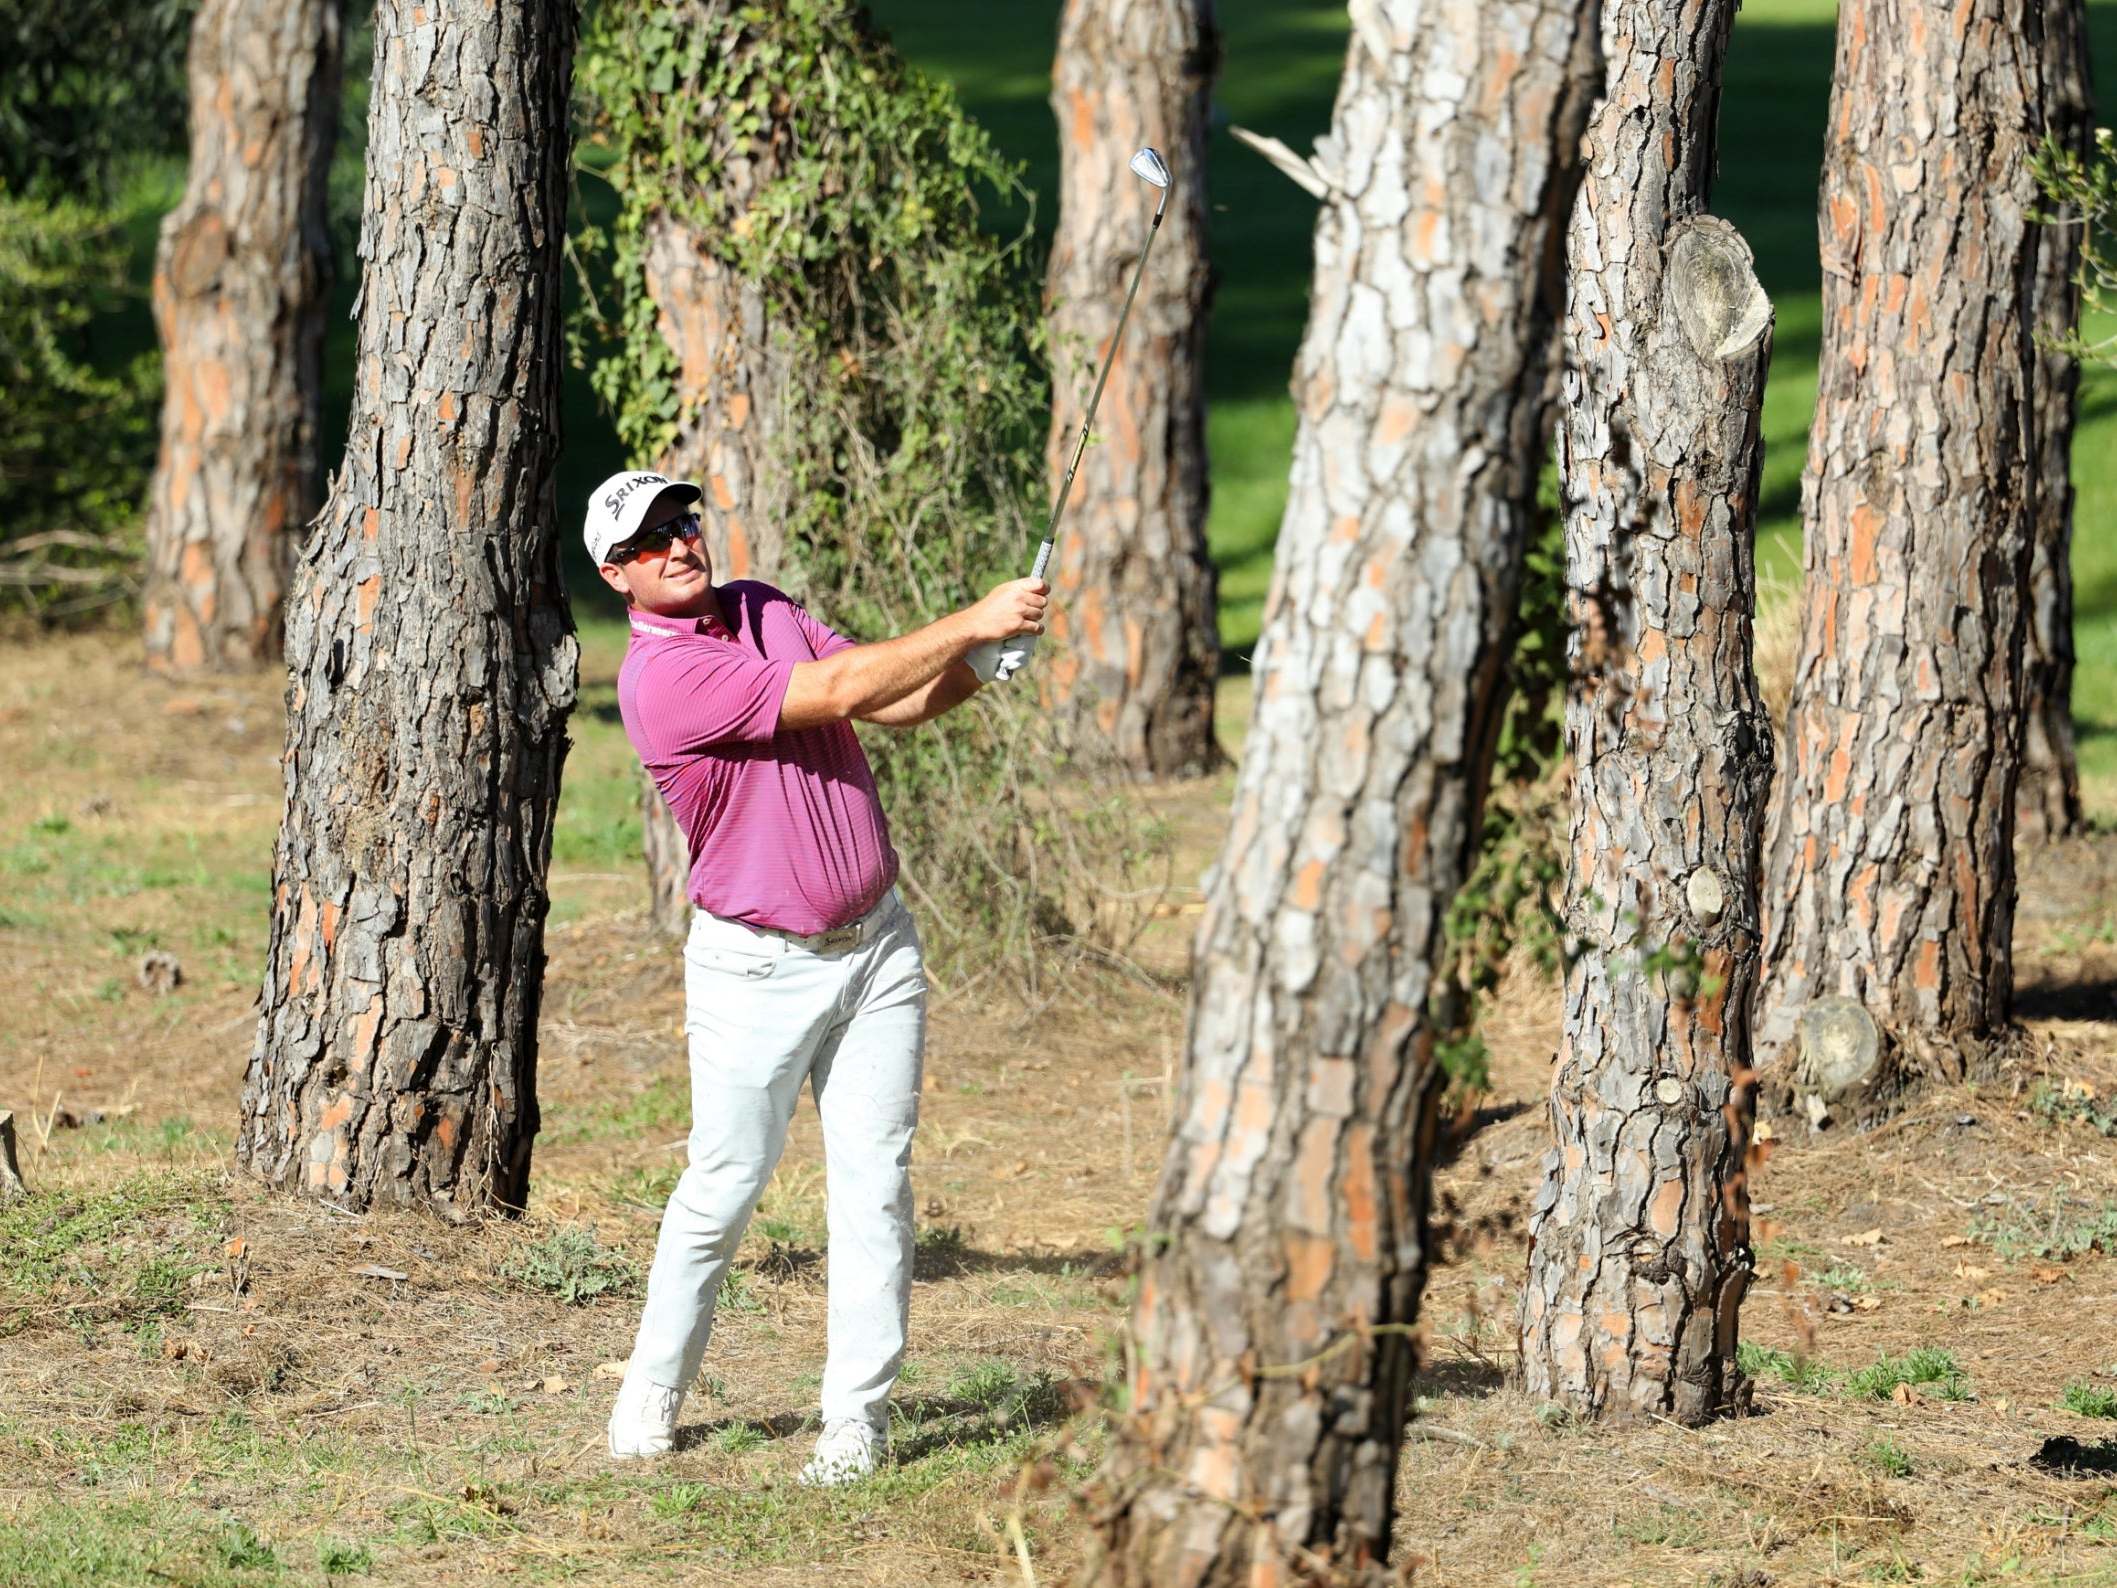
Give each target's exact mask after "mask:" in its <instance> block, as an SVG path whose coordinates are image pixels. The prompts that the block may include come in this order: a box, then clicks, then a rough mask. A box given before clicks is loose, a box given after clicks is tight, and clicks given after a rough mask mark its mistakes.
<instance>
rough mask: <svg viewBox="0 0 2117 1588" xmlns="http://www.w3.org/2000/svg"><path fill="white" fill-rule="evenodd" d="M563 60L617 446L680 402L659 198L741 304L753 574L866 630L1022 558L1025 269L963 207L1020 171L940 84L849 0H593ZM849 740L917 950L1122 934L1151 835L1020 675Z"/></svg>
mask: <svg viewBox="0 0 2117 1588" xmlns="http://www.w3.org/2000/svg"><path fill="white" fill-rule="evenodd" d="M578 78H579V83H580V87H581V90H582V95H583V98H584V101H585V107H586V108H585V110H584V118H585V120H584V125H585V131H586V137H587V140H588V141H589V142H590V143H591V144H592V146H593V149H594V163H596V164H598V165H599V166H600V174H601V175H602V176H603V177H604V178H605V179H606V180H608V181H609V182H610V184H611V185H612V187H613V188H614V189H615V190H616V192H617V195H618V199H619V208H618V214H617V217H616V219H615V220H614V221H613V222H612V224H611V226H610V227H609V228H608V230H607V233H600V234H591V235H590V236H589V237H588V238H587V239H585V242H584V247H585V249H586V250H587V251H588V252H589V253H590V254H591V255H592V256H595V257H596V258H597V259H598V260H599V261H602V262H607V265H608V273H609V277H610V280H611V283H612V297H611V301H610V302H609V303H607V304H605V305H603V306H602V310H601V311H600V323H599V324H597V325H596V326H595V329H598V330H600V331H601V332H602V333H603V335H605V336H606V337H608V338H609V339H610V341H611V344H612V345H613V346H614V348H615V351H614V352H612V353H611V354H610V355H609V356H608V357H605V358H603V359H602V360H600V361H599V362H598V363H596V365H595V367H594V369H593V370H592V379H593V383H594V385H595V389H596V391H597V392H598V394H599V395H600V396H601V398H602V399H603V401H604V403H605V404H606V405H607V406H608V407H609V409H610V410H611V412H612V414H613V416H614V421H615V424H616V428H617V431H618V434H619V436H620V438H621V439H622V440H623V442H624V444H625V446H626V448H627V450H628V451H629V452H630V453H631V454H632V455H633V456H634V457H635V458H638V459H642V460H647V459H654V460H660V459H662V458H663V457H664V455H665V454H666V453H667V452H668V450H669V449H670V448H671V446H672V444H673V443H674V442H675V441H676V439H677V437H678V436H679V434H680V432H681V431H682V428H683V423H684V420H685V418H686V414H685V411H684V407H683V404H684V401H685V396H684V393H683V392H682V391H680V389H679V382H678V375H679V369H678V366H677V361H676V357H675V355H674V353H673V352H672V351H671V349H670V346H669V344H668V342H667V340H666V339H665V338H664V336H663V335H662V333H661V331H660V329H659V326H658V310H657V306H656V304H655V303H654V301H653V299H652V297H651V296H650V294H649V292H648V282H647V271H646V254H647V247H648V239H649V236H650V234H651V232H652V229H653V228H654V227H656V226H658V225H661V224H663V223H665V222H669V221H673V222H675V223H677V224H679V225H681V226H682V227H683V228H684V229H685V231H686V233H687V235H688V236H689V238H690V239H691V240H692V241H693V243H694V244H695V246H697V247H698V248H699V249H701V250H702V251H703V252H704V253H706V254H707V255H710V256H711V257H712V258H713V259H715V260H716V261H717V262H718V263H719V264H720V265H721V266H722V267H724V268H726V269H729V270H732V271H733V272H735V273H737V274H738V275H739V276H740V277H741V278H742V279H743V280H744V281H745V282H747V283H748V284H749V285H750V287H751V288H753V289H754V290H755V291H756V292H757V293H758V294H759V295H760V297H761V299H762V301H763V304H764V306H765V314H764V319H765V323H766V325H767V327H768V331H767V335H768V337H769V339H770V347H769V350H768V352H769V358H770V361H771V364H772V367H773V368H774V369H775V370H776V371H778V372H779V373H778V375H777V377H776V378H775V379H774V380H773V381H772V382H771V383H770V385H771V387H772V388H773V389H772V390H771V391H768V392H767V393H766V394H765V398H764V401H765V402H766V404H767V405H768V411H765V412H761V413H760V414H759V415H758V416H757V421H756V422H758V423H759V424H761V426H762V433H763V434H764V435H765V436H766V437H768V438H769V443H768V444H769V446H770V450H771V466H772V467H773V468H774V469H775V470H777V471H778V472H779V475H780V479H779V481H778V482H777V486H776V488H775V490H774V493H773V494H774V496H775V498H776V499H782V500H784V501H785V502H786V504H787V506H786V514H787V517H786V521H785V522H784V523H783V524H782V525H781V526H780V528H781V529H782V531H783V533H784V536H785V541H786V546H787V554H786V565H785V566H783V567H781V568H779V569H777V570H776V571H775V572H774V574H773V577H774V579H775V581H776V582H777V583H779V584H781V585H783V586H785V587H786V588H787V589H789V590H790V591H791V592H793V593H794V594H796V595H797V596H799V597H800V598H802V599H804V600H805V601H807V602H808V603H809V604H810V605H811V606H812V607H813V608H815V609H816V610H817V611H819V612H820V613H822V614H824V615H825V616H827V618H828V620H829V621H830V622H831V623H832V625H833V626H834V627H837V628H839V629H841V630H844V631H845V632H848V633H850V634H852V635H854V636H855V637H856V638H863V639H880V638H883V637H886V636H888V635H891V634H896V633H901V632H903V631H905V630H906V629H909V628H912V627H915V626H917V625H919V624H921V623H925V622H929V621H931V620H932V619H934V618H936V617H938V616H940V615H942V614H943V613H945V612H948V611H950V610H953V609H955V608H958V607H960V606H963V605H965V604H967V603H968V602H970V601H972V600H974V599H976V598H977V597H978V596H979V595H981V594H982V593H983V592H984V591H985V590H986V589H987V588H988V587H989V586H990V585H991V584H992V583H994V582H996V581H997V580H999V579H1001V578H1004V577H1007V576H1010V575H1015V574H1019V573H1021V572H1022V571H1023V570H1024V567H1025V565H1026V564H1027V562H1028V559H1029V556H1030V552H1031V550H1032V548H1033V545H1034V542H1035V525H1036V517H1037V515H1036V511H1035V509H1036V507H1037V498H1038V495H1039V493H1040V491H1041V489H1042V482H1043V478H1044V461H1043V438H1044V430H1045V426H1046V423H1047V418H1048V412H1049V408H1048V390H1049V388H1048V383H1047V382H1048V377H1047V374H1046V370H1045V364H1044V346H1043V336H1044V333H1043V327H1042V314H1041V307H1040V279H1041V270H1040V268H1039V261H1038V260H1037V259H1036V258H1035V257H1033V253H1034V250H1033V247H1032V239H1031V234H1030V233H1029V232H1027V231H1026V230H1025V231H1024V232H1023V233H1021V234H1020V235H1018V236H1016V237H1014V238H1012V239H1002V238H999V237H995V236H994V235H992V234H991V233H990V232H988V231H987V230H985V228H984V227H983V226H982V224H981V216H982V215H983V214H984V213H985V212H986V211H987V210H988V209H992V208H1005V207H1009V206H1021V207H1026V201H1027V200H1028V198H1029V195H1028V194H1027V193H1026V191H1025V190H1024V189H1023V187H1022V184H1021V178H1020V174H1019V171H1018V169H1017V168H1016V167H1015V166H1013V165H1011V164H1009V163H1008V162H1007V161H1005V160H1004V159H1002V158H1001V156H1000V155H999V153H998V152H997V150H996V148H995V146H994V145H993V143H992V141H991V139H990V138H989V137H988V136H987V135H986V134H985V133H984V132H983V131H982V130H981V129H980V128H979V127H978V126H977V125H976V124H975V123H973V122H972V121H971V120H970V119H969V118H968V117H967V116H965V115H964V113H963V111H962V110H961V108H960V107H959V106H958V105H957V103H956V100H955V97H954V95H953V93H952V91H951V90H950V89H948V88H947V87H946V86H945V85H943V84H941V83H939V82H936V81H934V80H932V79H929V78H927V77H925V76H923V75H922V74H920V73H919V72H917V71H914V70H913V69H911V68H910V67H908V66H907V65H906V64H905V63H904V61H903V60H902V59H901V58H900V57H899V56H898V55H897V54H896V52H895V51H894V50H893V49H892V48H891V47H890V45H889V43H888V41H887V40H886V39H885V38H884V37H883V36H882V35H881V34H880V33H879V32H878V31H877V30H876V29H875V28H874V26H873V24H872V23H871V21H870V20H869V19H868V17H867V15H866V12H865V10H864V9H863V8H862V7H860V6H858V5H855V4H851V3H848V0H786V3H784V4H779V5H773V6H763V5H733V4H724V3H709V0H690V3H686V4H680V5H675V6H671V5H668V4H665V3H663V0H607V3H605V4H603V5H600V6H598V7H597V8H596V11H595V14H594V16H593V18H592V20H591V23H590V26H589V28H588V30H587V33H586V36H585V38H584V41H583V47H582V52H581V58H580V67H579V73H578ZM738 177H739V178H740V180H738ZM591 312H592V313H594V312H596V311H591ZM583 329H584V327H581V326H576V339H575V345H576V349H577V351H578V349H579V348H580V347H581V346H582V345H584V344H585V342H586V340H587V338H585V337H584V336H581V335H580V334H579V333H580V332H581V331H582V330H583ZM866 744H867V748H868V753H869V757H870V759H871V761H872V762H873V764H874V769H875V776H876V782H877V785H878V787H879V789H880V792H881V795H882V799H883V803H884V805H885V807H886V808H887V809H888V810H889V812H890V818H891V835H892V838H893V840H894V842H895V844H896V847H897V850H898V852H899V855H900V856H901V858H902V862H903V879H904V882H905V885H906V889H907V892H909V893H910V894H911V896H912V898H913V900H914V902H915V903H916V904H917V905H918V906H919V907H920V911H921V924H922V929H923V930H924V931H925V932H926V935H927V937H928V950H929V959H930V961H931V962H932V963H934V964H936V965H937V966H940V967H942V968H943V969H944V970H945V968H946V967H948V966H949V965H950V964H951V962H956V963H965V962H967V963H966V969H968V968H971V967H972V966H982V965H992V964H1004V965H1008V966H1011V967H1013V968H1014V969H1015V970H1016V971H1017V972H1019V973H1020V975H1021V977H1022V979H1024V980H1025V981H1028V982H1029V983H1031V984H1032V985H1033V984H1034V981H1035V979H1036V977H1037V975H1038V964H1039V951H1040V950H1041V949H1042V948H1044V947H1045V946H1047V945H1049V944H1050V943H1051V942H1052V941H1053V940H1055V939H1082V940H1087V941H1090V942H1103V943H1122V941H1124V940H1125V939H1126V937H1127V934H1128V933H1129V932H1130V931H1133V930H1136V929H1137V927H1138V925H1139V924H1140V922H1141V921H1142V920H1143V918H1144V910H1145V908H1146V906H1147V904H1150V903H1151V896H1152V895H1151V890H1148V889H1145V888H1142V887H1140V886H1139V885H1138V880H1139V876H1140V874H1141V873H1145V872H1150V871H1151V870H1152V868H1153V867H1154V866H1155V865H1156V864H1157V863H1159V862H1161V861H1162V858H1163V856H1164V855H1165V851H1166V843H1165V840H1164V838H1163V835H1162V834H1161V833H1160V832H1159V831H1158V830H1156V829H1154V828H1152V827H1150V826H1148V825H1146V824H1145V823H1143V822H1142V821H1140V820H1138V819H1136V818H1135V817H1134V816H1133V815H1132V814H1131V808H1130V806H1129V805H1128V804H1126V803H1123V802H1121V801H1117V800H1113V799H1101V798H1096V797H1093V796H1092V795H1089V794H1084V793H1083V791H1082V790H1081V789H1080V788H1079V787H1078V785H1077V784H1075V785H1074V786H1070V787H1068V786H1065V785H1067V784H1068V783H1070V782H1072V777H1073V769H1070V768H1068V767H1067V766H1066V765H1065V764H1064V762H1063V759H1062V757H1061V755H1060V753H1059V751H1058V750H1057V748H1056V747H1055V746H1054V745H1053V744H1052V743H1051V742H1050V741H1049V737H1048V733H1047V730H1046V725H1045V720H1044V718H1043V716H1042V715H1041V713H1039V712H1038V711H1037V710H1036V709H1035V687H1034V684H1033V682H1032V683H1029V684H1028V685H1027V686H1026V687H1025V686H1023V685H1014V686H1009V687H1003V688H1000V689H994V690H990V691H988V692H987V693H986V695H985V696H984V697H983V698H981V700H979V701H978V702H977V703H975V704H974V705H973V706H972V707H970V708H967V709H965V710H962V711H959V712H956V713H954V714H953V715H951V716H950V717H949V718H948V720H947V721H946V722H945V723H941V724H935V725H932V726H928V727H924V728H919V729H914V730H911V731H906V732H878V733H875V734H872V735H869V736H867V737H866Z"/></svg>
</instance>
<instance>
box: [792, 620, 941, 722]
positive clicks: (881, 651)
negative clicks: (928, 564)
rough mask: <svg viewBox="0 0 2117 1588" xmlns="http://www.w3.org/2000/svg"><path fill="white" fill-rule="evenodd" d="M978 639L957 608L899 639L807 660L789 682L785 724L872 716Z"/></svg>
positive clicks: (936, 675) (927, 681)
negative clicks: (820, 659) (814, 660)
mask: <svg viewBox="0 0 2117 1588" xmlns="http://www.w3.org/2000/svg"><path fill="white" fill-rule="evenodd" d="M976 643H977V637H976V635H975V633H974V632H973V631H972V629H971V626H970V624H969V623H968V622H967V621H966V620H965V618H964V615H963V614H962V613H960V612H952V613H950V614H949V615H948V616H947V617H945V618H940V619H937V620H936V621H934V622H932V623H929V624H927V625H926V627H924V628H921V629H914V630H912V632H911V633H909V634H902V635H899V636H898V637H897V638H896V639H893V640H878V641H877V642H876V643H874V644H873V645H856V646H854V647H853V648H852V649H851V650H847V651H840V652H838V653H837V654H836V655H835V656H827V657H825V658H824V659H823V660H822V661H820V662H804V663H801V664H799V665H797V666H796V667H795V669H794V674H793V677H792V678H791V679H789V680H788V682H787V693H786V699H785V700H784V702H782V704H781V706H780V708H779V721H780V725H781V726H782V727H788V728H809V727H815V726H817V725H818V724H820V723H825V722H843V721H845V720H846V719H847V718H849V717H872V716H873V715H874V714H875V713H876V712H878V711H882V710H884V709H885V708H887V707H890V706H893V705H895V704H896V703H897V702H898V701H900V700H903V699H904V698H905V697H906V696H907V695H910V694H912V693H913V692H914V691H916V690H919V689H922V688H924V687H925V686H926V685H928V684H931V683H932V682H933V681H934V680H935V679H936V678H939V677H940V676H941V675H942V674H943V673H944V672H946V671H947V670H948V668H949V667H950V665H951V664H953V663H955V662H957V661H960V660H961V659H962V657H963V654H964V652H966V651H968V650H969V649H970V648H971V646H972V645H974V644H976Z"/></svg>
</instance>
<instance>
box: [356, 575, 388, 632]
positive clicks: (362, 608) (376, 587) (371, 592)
mask: <svg viewBox="0 0 2117 1588" xmlns="http://www.w3.org/2000/svg"><path fill="white" fill-rule="evenodd" d="M381 598H382V575H381V574H379V573H371V574H369V575H368V576H367V577H366V578H365V579H363V580H361V581H360V583H358V584H357V585H355V586H353V628H354V630H355V631H356V632H357V633H361V634H365V633H367V632H368V631H369V630H370V629H372V628H374V626H375V603H376V602H377V601H379V600H380V599H381Z"/></svg>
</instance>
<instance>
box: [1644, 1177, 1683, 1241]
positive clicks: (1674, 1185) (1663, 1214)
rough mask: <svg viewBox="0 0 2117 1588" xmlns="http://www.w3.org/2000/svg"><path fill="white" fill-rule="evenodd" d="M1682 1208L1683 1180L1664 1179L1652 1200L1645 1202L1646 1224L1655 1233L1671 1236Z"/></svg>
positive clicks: (1674, 1231)
mask: <svg viewBox="0 0 2117 1588" xmlns="http://www.w3.org/2000/svg"><path fill="white" fill-rule="evenodd" d="M1682 1210H1683V1182H1682V1181H1681V1180H1664V1181H1662V1183H1661V1186H1660V1188H1659V1189H1658V1190H1656V1191H1655V1193H1654V1200H1653V1201H1651V1202H1649V1203H1648V1204H1647V1224H1648V1226H1649V1227H1650V1228H1651V1229H1652V1230H1653V1231H1654V1233H1655V1234H1656V1235H1660V1236H1664V1237H1666V1236H1671V1235H1674V1234H1675V1233H1676V1218H1677V1215H1678V1214H1679V1213H1681V1212H1682Z"/></svg>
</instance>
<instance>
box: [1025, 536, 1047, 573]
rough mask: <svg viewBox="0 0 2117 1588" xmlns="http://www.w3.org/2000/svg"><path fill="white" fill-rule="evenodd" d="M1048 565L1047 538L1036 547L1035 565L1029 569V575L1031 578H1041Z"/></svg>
mask: <svg viewBox="0 0 2117 1588" xmlns="http://www.w3.org/2000/svg"><path fill="white" fill-rule="evenodd" d="M1050 566H1051V542H1050V541H1048V540H1047V541H1045V542H1044V544H1043V545H1041V546H1039V547H1037V549H1036V566H1035V567H1033V568H1031V569H1030V570H1029V577H1030V578H1032V579H1041V578H1043V577H1044V570H1045V569H1046V568H1048V567H1050Z"/></svg>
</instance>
